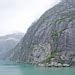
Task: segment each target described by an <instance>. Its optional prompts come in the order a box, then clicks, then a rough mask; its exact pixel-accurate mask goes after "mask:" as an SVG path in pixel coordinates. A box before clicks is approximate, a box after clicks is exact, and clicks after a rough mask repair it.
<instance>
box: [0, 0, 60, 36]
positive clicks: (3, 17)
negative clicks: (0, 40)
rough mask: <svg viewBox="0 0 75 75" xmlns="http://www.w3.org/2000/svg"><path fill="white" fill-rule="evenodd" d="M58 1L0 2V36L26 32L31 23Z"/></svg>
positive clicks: (27, 0) (26, 0)
mask: <svg viewBox="0 0 75 75" xmlns="http://www.w3.org/2000/svg"><path fill="white" fill-rule="evenodd" d="M59 1H60V0H0V36H1V35H6V34H10V33H14V32H24V33H25V32H26V31H27V29H28V27H29V26H30V25H31V23H32V22H34V21H35V20H37V19H38V18H39V17H40V16H41V15H42V14H43V13H44V12H45V11H46V10H47V9H49V8H51V7H53V6H54V5H55V4H57V3H58V2H59Z"/></svg>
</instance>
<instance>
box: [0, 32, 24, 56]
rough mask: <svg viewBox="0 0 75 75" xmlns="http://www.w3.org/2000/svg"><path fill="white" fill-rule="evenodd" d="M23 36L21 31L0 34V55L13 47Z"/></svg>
mask: <svg viewBox="0 0 75 75" xmlns="http://www.w3.org/2000/svg"><path fill="white" fill-rule="evenodd" d="M23 36H24V34H23V33H13V34H8V35H5V36H0V55H1V54H3V53H5V52H7V51H9V50H11V49H12V48H14V47H15V46H16V45H17V44H18V42H19V41H20V40H21V38H22V37H23Z"/></svg>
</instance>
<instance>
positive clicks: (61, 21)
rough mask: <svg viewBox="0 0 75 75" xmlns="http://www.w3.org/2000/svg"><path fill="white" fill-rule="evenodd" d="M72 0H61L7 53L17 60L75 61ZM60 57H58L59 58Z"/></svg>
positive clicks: (74, 27)
mask: <svg viewBox="0 0 75 75" xmlns="http://www.w3.org/2000/svg"><path fill="white" fill-rule="evenodd" d="M74 56H75V0H62V1H61V2H60V3H59V4H57V5H56V6H55V7H53V8H51V9H49V10H48V11H46V12H45V13H44V14H43V15H42V16H41V17H40V19H39V20H38V21H37V22H35V23H33V24H32V25H31V27H30V28H29V29H28V31H27V33H26V34H25V36H24V38H23V39H22V40H21V42H20V43H19V44H18V45H17V46H16V47H15V48H14V49H13V50H12V52H8V54H7V55H6V57H7V59H11V60H14V61H16V62H27V63H28V62H34V63H38V62H43V61H47V60H49V61H51V60H50V59H51V57H52V58H55V60H56V61H57V62H58V61H60V60H61V61H60V62H63V60H64V61H65V62H67V61H68V62H70V60H71V61H75V57H74ZM59 58H60V60H58V59H59Z"/></svg>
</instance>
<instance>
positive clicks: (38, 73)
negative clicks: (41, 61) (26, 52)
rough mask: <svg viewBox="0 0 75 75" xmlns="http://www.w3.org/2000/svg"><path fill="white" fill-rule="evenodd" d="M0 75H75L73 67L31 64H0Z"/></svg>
mask: <svg viewBox="0 0 75 75" xmlns="http://www.w3.org/2000/svg"><path fill="white" fill-rule="evenodd" d="M0 75H75V68H74V67H73V68H43V67H33V66H32V65H28V64H25V65H0Z"/></svg>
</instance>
